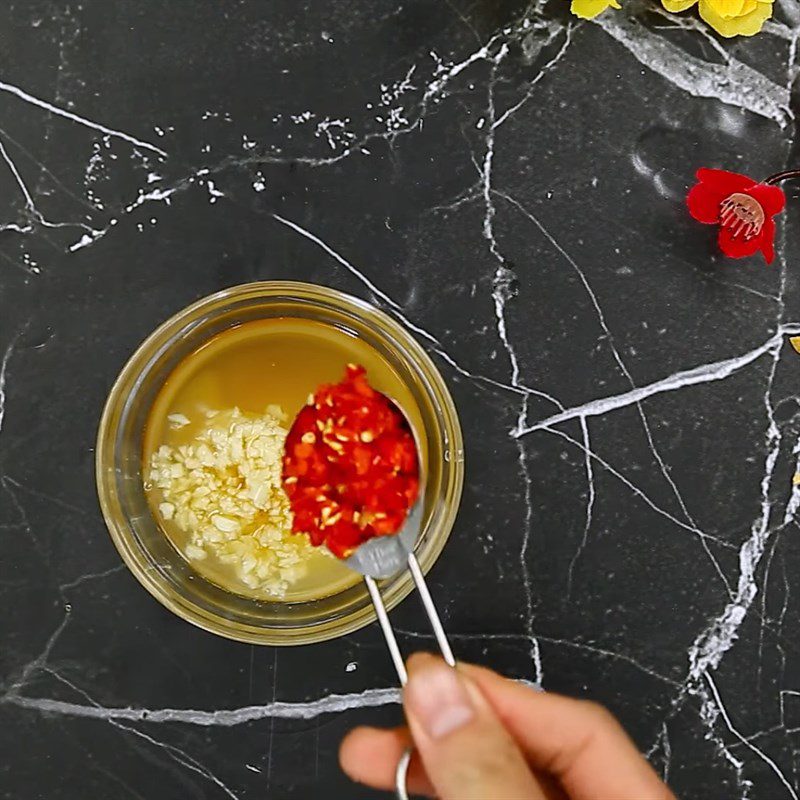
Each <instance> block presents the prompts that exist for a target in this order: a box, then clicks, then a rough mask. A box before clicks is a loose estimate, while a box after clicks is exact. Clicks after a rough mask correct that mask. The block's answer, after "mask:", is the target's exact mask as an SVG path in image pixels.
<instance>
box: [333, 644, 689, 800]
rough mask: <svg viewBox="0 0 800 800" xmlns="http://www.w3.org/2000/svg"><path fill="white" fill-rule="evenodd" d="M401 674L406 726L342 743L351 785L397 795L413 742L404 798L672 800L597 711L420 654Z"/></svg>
mask: <svg viewBox="0 0 800 800" xmlns="http://www.w3.org/2000/svg"><path fill="white" fill-rule="evenodd" d="M408 675H409V679H408V685H407V686H406V688H405V690H404V694H403V705H404V707H405V712H406V718H407V720H408V728H395V729H393V730H381V729H377V728H357V729H356V730H354V731H351V732H350V733H349V734H348V735H347V736H346V737H345V739H344V741H343V742H342V746H341V750H340V753H339V758H340V761H341V764H342V768H343V769H344V771H345V772H346V773H347V774H348V775H349V776H350V777H351V778H353V780H356V781H359V782H361V783H365V784H367V785H369V786H373V787H375V788H377V789H385V790H392V789H394V781H395V769H396V768H397V763H398V761H399V760H400V758H401V756H402V755H403V752H404V751H405V749H406V748H407V747H409V746H411V745H412V743H413V746H414V747H415V748H416V752H417V753H418V754H419V756H420V757H421V763H420V762H419V760H418V759H417V758H414V759H412V762H411V767H410V769H409V775H408V788H409V791H410V792H412V793H415V794H424V795H427V796H431V797H439V798H441V800H675V797H674V795H673V794H672V792H671V791H670V790H669V789H668V788H667V787H666V785H665V784H664V783H663V782H662V781H661V780H660V779H659V777H658V776H657V775H656V773H655V772H654V771H653V769H652V767H650V765H649V764H648V763H647V762H646V761H645V759H644V758H643V757H642V756H641V754H640V753H639V751H638V750H637V749H636V747H635V745H634V744H633V742H632V741H631V740H630V739H629V738H628V736H627V734H626V733H625V731H624V730H623V729H622V727H621V726H620V725H619V723H618V722H617V721H616V719H615V718H614V717H613V716H612V715H611V714H610V713H609V712H608V711H606V710H605V709H604V708H602V707H601V706H599V705H596V704H594V703H590V702H586V701H583V700H572V699H570V698H567V697H561V696H559V695H554V694H548V693H546V692H537V691H536V690H533V689H529V688H527V687H525V686H521V685H520V684H518V683H515V682H514V681H511V680H508V679H507V678H503V677H501V676H500V675H497V674H496V673H494V672H491V671H490V670H487V669H483V668H481V667H475V666H469V665H466V664H459V665H458V667H457V669H455V670H454V669H452V668H451V667H448V666H447V665H446V664H445V663H444V662H443V661H442V660H441V659H439V658H434V657H433V656H430V655H427V654H421V653H420V654H416V655H414V656H412V657H411V658H410V659H409V662H408Z"/></svg>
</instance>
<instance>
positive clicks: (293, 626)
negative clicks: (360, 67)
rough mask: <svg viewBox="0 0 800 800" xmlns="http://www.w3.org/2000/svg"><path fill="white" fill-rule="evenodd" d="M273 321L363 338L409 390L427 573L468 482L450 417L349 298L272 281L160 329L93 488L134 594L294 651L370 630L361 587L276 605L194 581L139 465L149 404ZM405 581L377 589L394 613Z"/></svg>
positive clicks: (371, 314)
mask: <svg viewBox="0 0 800 800" xmlns="http://www.w3.org/2000/svg"><path fill="white" fill-rule="evenodd" d="M270 318H282V319H306V320H313V321H315V322H316V323H319V324H322V325H325V326H330V327H332V328H335V329H338V330H339V331H344V332H346V333H347V334H348V335H350V336H355V337H358V339H359V340H361V341H362V342H363V343H364V344H365V345H367V346H369V347H370V348H372V349H373V350H374V351H376V352H377V353H378V354H379V355H380V357H381V358H382V359H383V360H384V361H385V362H387V364H388V365H389V366H390V367H391V370H392V371H393V372H394V373H395V374H396V375H397V376H398V378H399V380H400V381H402V384H403V385H404V387H405V389H406V390H407V396H408V398H409V406H410V409H409V410H410V412H411V413H412V414H413V415H414V416H415V417H416V418H418V419H419V421H420V423H421V430H422V431H423V432H424V437H425V440H426V446H427V447H426V449H427V453H426V459H425V460H426V462H427V464H426V465H427V488H426V495H425V516H424V523H423V527H422V531H423V533H422V535H421V537H420V540H419V541H418V543H417V547H416V552H417V556H418V558H419V560H420V563H421V564H422V566H423V569H425V570H427V569H429V568H430V567H431V565H432V564H433V563H434V561H435V560H436V558H437V557H438V555H439V553H440V552H441V550H442V548H443V547H444V544H445V542H446V540H447V537H448V536H449V534H450V530H451V529H452V526H453V523H454V521H455V516H456V513H457V510H458V504H459V500H460V497H461V489H462V484H463V477H464V465H463V445H462V437H461V429H460V426H459V422H458V416H457V414H456V410H455V406H454V404H453V401H452V398H451V397H450V394H449V392H448V390H447V387H446V386H445V384H444V381H443V379H442V377H441V375H440V374H439V372H438V371H437V369H436V367H435V366H434V365H433V363H432V362H431V360H430V359H429V358H428V356H427V355H426V354H425V352H424V351H423V350H422V348H421V347H420V346H419V344H417V342H416V341H415V340H414V339H413V338H412V337H411V336H410V335H409V334H408V332H407V331H406V330H405V329H404V328H403V327H402V326H401V325H399V324H398V323H397V322H396V321H395V320H393V319H391V318H390V317H388V316H387V315H386V314H384V313H383V312H381V311H378V310H377V309H375V308H373V307H372V306H370V305H369V304H367V303H365V302H363V301H362V300H358V299H356V298H354V297H350V296H348V295H345V294H342V293H341V292H338V291H335V290H333V289H328V288H325V287H320V286H313V285H310V284H302V283H293V282H284V281H273V282H265V283H253V284H247V285H244V286H237V287H233V288H231V289H227V290H225V291H223V292H220V293H218V294H215V295H212V296H211V297H208V298H205V299H203V300H200V301H198V302H197V303H195V304H194V305H192V306H190V307H188V308H186V309H184V310H183V311H181V312H180V313H178V314H177V315H176V316H174V317H173V318H172V319H170V320H168V321H167V322H166V323H164V324H163V325H162V326H161V327H160V328H158V330H156V331H155V332H154V333H153V334H151V336H150V337H148V339H147V340H146V341H145V342H144V343H143V344H142V345H141V347H139V349H138V350H137V351H136V353H135V354H134V355H133V357H132V358H131V359H130V361H129V362H128V363H127V364H126V365H125V367H124V368H123V370H122V372H121V373H120V375H119V377H118V379H117V381H116V383H115V384H114V386H113V388H112V390H111V393H110V395H109V398H108V401H107V403H106V407H105V409H104V411H103V416H102V420H101V423H100V430H99V434H98V442H97V462H96V474H97V488H98V494H99V497H100V504H101V507H102V509H103V515H104V517H105V519H106V523H107V525H108V529H109V531H110V533H111V537H112V539H113V540H114V544H115V545H116V547H117V549H118V550H119V552H120V554H121V555H122V557H123V559H124V560H125V562H126V563H127V565H128V567H129V568H130V569H131V571H132V572H133V574H134V575H135V576H136V577H137V579H138V580H139V582H140V583H141V584H142V585H143V586H144V587H145V588H146V589H147V590H148V591H149V592H150V593H151V594H152V595H153V596H154V597H156V598H157V599H158V600H159V601H160V602H161V603H163V604H164V605H165V606H166V607H167V608H169V609H170V610H171V611H173V612H175V613H176V614H178V615H179V616H181V617H183V618H184V619H186V620H188V621H189V622H192V623H194V624H195V625H198V626H200V627H201V628H204V629H206V630H208V631H211V632H213V633H217V634H219V635H221V636H226V637H229V638H231V639H237V640H239V641H245V642H252V643H255V644H271V645H288V644H304V643H308V642H318V641H323V640H326V639H331V638H333V637H336V636H341V635H343V634H345V633H349V632H351V631H354V630H356V629H358V628H361V627H363V626H364V625H367V624H368V623H370V622H371V621H372V620H373V619H374V618H375V615H374V612H373V609H372V605H371V603H370V601H369V595H368V594H367V592H366V589H365V588H364V586H363V584H362V583H357V584H356V585H353V586H349V587H346V588H344V589H343V590H341V591H338V592H336V593H334V594H331V595H329V596H327V597H321V598H319V599H314V600H306V601H303V602H270V601H268V600H265V599H262V598H258V597H248V596H245V595H243V594H238V593H233V592H230V591H226V590H225V589H223V588H222V587H220V586H219V585H217V584H216V583H213V582H212V581H210V580H208V579H207V578H206V577H204V576H203V575H201V574H199V573H198V572H197V571H195V570H194V569H193V568H192V566H191V565H190V564H189V563H188V562H187V561H186V560H185V559H184V557H183V556H182V555H181V554H180V553H179V552H178V550H177V549H176V548H175V547H174V546H173V544H172V543H171V541H170V540H169V539H168V538H167V536H165V535H164V533H163V531H162V530H161V528H160V527H159V526H158V524H157V522H156V520H155V519H154V517H153V514H152V513H151V510H150V508H149V506H148V503H147V499H146V497H145V492H144V489H143V478H142V453H143V449H144V436H145V428H146V423H147V421H148V418H149V416H150V413H151V410H152V408H153V404H154V403H155V402H156V400H157V398H158V396H159V394H160V393H161V392H162V389H163V387H164V385H165V383H166V382H167V379H168V378H169V376H170V375H171V374H173V371H174V370H175V369H176V367H177V366H178V365H179V364H180V363H181V362H182V361H183V360H184V359H185V358H186V357H187V356H188V355H190V354H191V353H194V352H196V351H197V350H198V348H200V347H202V346H204V345H205V344H206V343H207V342H209V341H210V340H211V339H212V338H213V337H215V336H217V335H218V334H219V333H221V332H223V331H225V330H228V329H230V328H232V327H234V326H240V325H242V324H244V323H248V322H253V321H256V320H264V319H270ZM411 588H412V583H411V580H410V578H409V576H408V575H407V574H402V575H400V576H398V577H396V578H393V579H391V580H389V581H386V582H385V584H384V586H383V587H382V591H383V595H384V599H385V602H386V605H387V606H388V607H389V608H391V607H393V606H395V605H397V603H399V602H400V601H401V600H402V599H403V598H404V597H405V596H406V595H408V593H409V592H410V591H411Z"/></svg>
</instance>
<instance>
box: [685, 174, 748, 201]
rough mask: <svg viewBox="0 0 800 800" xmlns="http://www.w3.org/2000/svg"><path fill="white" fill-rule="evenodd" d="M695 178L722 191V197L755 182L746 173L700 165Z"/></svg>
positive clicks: (740, 190) (743, 189)
mask: <svg viewBox="0 0 800 800" xmlns="http://www.w3.org/2000/svg"><path fill="white" fill-rule="evenodd" d="M697 180H699V181H702V182H703V183H708V184H711V185H712V186H713V187H714V188H715V189H719V190H720V191H721V192H724V197H727V196H728V195H729V194H733V193H734V192H743V191H745V189H749V188H750V187H751V186H755V184H756V181H754V180H753V179H752V178H748V177H747V175H741V174H740V173H738V172H728V170H726V169H709V168H708V167H700V169H698V170H697Z"/></svg>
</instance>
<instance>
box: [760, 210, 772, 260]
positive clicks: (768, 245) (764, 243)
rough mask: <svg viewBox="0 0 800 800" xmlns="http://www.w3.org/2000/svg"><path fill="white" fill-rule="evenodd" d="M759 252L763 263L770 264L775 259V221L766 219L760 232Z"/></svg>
mask: <svg viewBox="0 0 800 800" xmlns="http://www.w3.org/2000/svg"><path fill="white" fill-rule="evenodd" d="M761 252H762V254H763V255H764V261H766V262H767V264H771V263H772V262H773V261H774V259H775V220H773V219H768V220H767V221H766V222H765V223H764V227H763V228H762V230H761Z"/></svg>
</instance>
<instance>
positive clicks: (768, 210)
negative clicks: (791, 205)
mask: <svg viewBox="0 0 800 800" xmlns="http://www.w3.org/2000/svg"><path fill="white" fill-rule="evenodd" d="M745 194H749V195H750V197H753V198H755V199H756V200H758V202H759V203H760V204H761V208H763V209H764V213H765V214H766V215H767V216H768V217H774V216H775V214H780V213H781V211H783V207H784V206H785V205H786V195H785V194H784V193H783V189H781V188H780V187H779V186H770V185H769V184H766V183H757V184H756V185H755V186H751V187H750V188H749V189H745Z"/></svg>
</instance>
